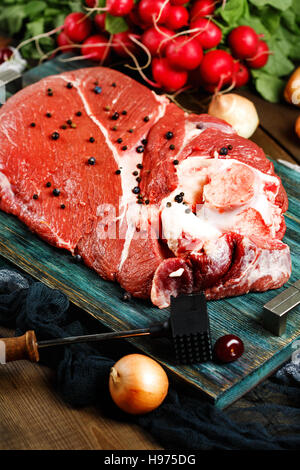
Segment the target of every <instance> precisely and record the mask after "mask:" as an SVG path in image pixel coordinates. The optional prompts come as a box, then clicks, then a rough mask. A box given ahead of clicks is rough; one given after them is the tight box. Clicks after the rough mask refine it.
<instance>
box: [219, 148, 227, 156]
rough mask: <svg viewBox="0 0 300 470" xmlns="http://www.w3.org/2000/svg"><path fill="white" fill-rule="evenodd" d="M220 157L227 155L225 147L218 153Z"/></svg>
mask: <svg viewBox="0 0 300 470" xmlns="http://www.w3.org/2000/svg"><path fill="white" fill-rule="evenodd" d="M219 154H220V155H227V154H228V148H227V147H222V148H221V149H220V151H219Z"/></svg>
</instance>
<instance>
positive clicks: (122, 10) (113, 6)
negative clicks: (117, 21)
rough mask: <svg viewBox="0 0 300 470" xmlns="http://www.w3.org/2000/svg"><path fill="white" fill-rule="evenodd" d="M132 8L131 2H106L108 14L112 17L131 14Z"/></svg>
mask: <svg viewBox="0 0 300 470" xmlns="http://www.w3.org/2000/svg"><path fill="white" fill-rule="evenodd" d="M133 6H134V1H133V0H106V8H107V11H108V13H110V14H111V15H113V16H125V15H128V13H130V12H131V10H132V8H133Z"/></svg>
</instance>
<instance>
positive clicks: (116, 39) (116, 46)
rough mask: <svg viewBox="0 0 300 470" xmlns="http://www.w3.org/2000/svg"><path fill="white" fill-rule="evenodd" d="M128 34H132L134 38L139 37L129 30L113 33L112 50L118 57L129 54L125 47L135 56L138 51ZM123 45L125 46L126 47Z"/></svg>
mask: <svg viewBox="0 0 300 470" xmlns="http://www.w3.org/2000/svg"><path fill="white" fill-rule="evenodd" d="M130 36H133V37H135V38H136V39H140V36H138V35H137V34H133V33H132V32H131V31H125V32H123V33H116V34H114V35H113V38H112V47H113V51H115V52H116V53H117V54H118V55H119V56H120V57H128V55H129V54H128V52H127V51H126V49H128V50H129V52H131V53H132V54H133V55H135V56H136V55H137V54H138V52H139V49H138V47H137V45H136V44H135V43H134V42H133V41H132V40H131V39H130ZM124 46H125V47H126V49H125V47H124Z"/></svg>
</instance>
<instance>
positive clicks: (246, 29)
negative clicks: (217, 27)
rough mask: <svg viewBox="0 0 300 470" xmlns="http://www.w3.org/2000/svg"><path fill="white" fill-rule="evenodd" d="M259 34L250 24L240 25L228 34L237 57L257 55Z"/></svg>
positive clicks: (229, 42)
mask: <svg viewBox="0 0 300 470" xmlns="http://www.w3.org/2000/svg"><path fill="white" fill-rule="evenodd" d="M258 42H259V36H258V34H257V33H256V32H255V31H254V29H253V28H251V27H250V26H238V27H237V28H234V29H233V30H232V31H231V33H230V34H229V36H228V44H229V47H230V49H231V50H232V54H233V55H234V56H235V57H236V58H237V59H248V58H251V57H253V56H255V55H256V52H257V48H258Z"/></svg>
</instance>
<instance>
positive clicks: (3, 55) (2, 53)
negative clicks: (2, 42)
mask: <svg viewBox="0 0 300 470" xmlns="http://www.w3.org/2000/svg"><path fill="white" fill-rule="evenodd" d="M12 55H13V51H12V50H11V49H9V48H8V47H4V48H3V49H0V65H1V64H3V62H6V61H7V60H8V59H10V58H11V56H12Z"/></svg>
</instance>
